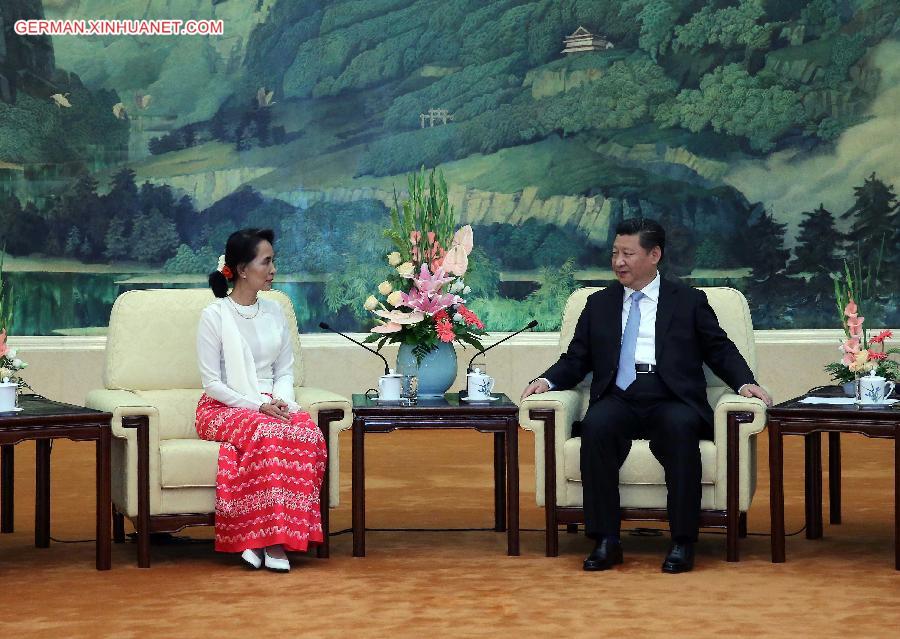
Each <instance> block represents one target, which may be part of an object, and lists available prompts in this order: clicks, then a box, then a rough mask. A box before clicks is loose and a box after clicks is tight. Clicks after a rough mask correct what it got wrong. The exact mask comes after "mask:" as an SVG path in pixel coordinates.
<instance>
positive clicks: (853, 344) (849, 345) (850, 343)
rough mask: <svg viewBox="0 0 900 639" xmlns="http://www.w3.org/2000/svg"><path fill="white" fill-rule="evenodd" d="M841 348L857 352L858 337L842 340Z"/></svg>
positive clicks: (849, 351)
mask: <svg viewBox="0 0 900 639" xmlns="http://www.w3.org/2000/svg"><path fill="white" fill-rule="evenodd" d="M842 348H843V350H844V352H845V353H858V352H859V338H858V337H852V338H850V339H848V340H847V341H845V342H844V344H843V345H842Z"/></svg>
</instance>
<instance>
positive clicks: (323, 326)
mask: <svg viewBox="0 0 900 639" xmlns="http://www.w3.org/2000/svg"><path fill="white" fill-rule="evenodd" d="M535 323H537V322H535ZM319 328H321V329H322V330H325V331H331V332H332V333H337V334H338V335H340V336H341V337H343V338H345V339H349V340H350V341H351V342H353V343H354V344H356V345H357V346H362V347H363V348H364V349H366V350H367V351H369V352H370V353H372V354H374V355H378V357H380V358H381V360H382V361H383V362H384V374H385V375H390V373H391V367H390V366H388V361H387V360H386V359H385V358H384V355H382V354H381V353H379V352H378V351H375V350H372V349H371V348H369V347H368V346H366V345H365V344H363V343H362V342H357V341H356V340H355V339H353V338H352V337H350V336H349V335H344V334H343V333H342V332H340V331H339V330H336V329H334V328H331V327H330V326H329V325H328V324H326V323H325V322H319ZM510 337H512V335H510Z"/></svg>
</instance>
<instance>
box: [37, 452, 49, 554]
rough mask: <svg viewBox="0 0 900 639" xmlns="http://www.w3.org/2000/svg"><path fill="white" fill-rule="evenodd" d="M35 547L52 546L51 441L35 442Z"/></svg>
mask: <svg viewBox="0 0 900 639" xmlns="http://www.w3.org/2000/svg"><path fill="white" fill-rule="evenodd" d="M34 465H35V478H34V545H35V547H36V548H47V547H49V546H50V440H49V439H38V440H36V441H35V463H34Z"/></svg>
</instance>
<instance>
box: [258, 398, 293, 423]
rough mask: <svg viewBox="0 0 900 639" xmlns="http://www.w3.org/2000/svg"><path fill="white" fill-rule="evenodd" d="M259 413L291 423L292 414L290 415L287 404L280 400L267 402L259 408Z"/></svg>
mask: <svg viewBox="0 0 900 639" xmlns="http://www.w3.org/2000/svg"><path fill="white" fill-rule="evenodd" d="M259 412H260V413H262V414H263V415H268V416H269V417H274V418H275V419H280V420H281V421H283V422H289V421H291V417H290V413H288V409H287V404H285V403H284V402H283V401H281V400H280V399H276V400H272V401H271V402H266V403H265V404H263V405H262V406H260V407H259Z"/></svg>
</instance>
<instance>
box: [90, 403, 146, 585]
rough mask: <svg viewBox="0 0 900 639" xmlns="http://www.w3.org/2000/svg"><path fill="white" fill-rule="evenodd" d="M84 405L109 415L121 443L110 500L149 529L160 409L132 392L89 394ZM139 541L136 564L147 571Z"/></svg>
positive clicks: (115, 457)
mask: <svg viewBox="0 0 900 639" xmlns="http://www.w3.org/2000/svg"><path fill="white" fill-rule="evenodd" d="M85 406H87V407H88V408H94V409H97V410H102V411H106V412H109V413H112V415H113V418H112V434H113V436H114V437H117V438H119V439H121V440H124V441H122V442H121V444H120V446H121V453H119V452H117V451H118V450H119V449H118V448H117V447H116V446H114V447H113V451H112V456H113V467H114V468H118V470H115V471H114V472H116V473H119V472H121V474H122V475H123V480H122V482H121V484H118V483H117V484H115V485H114V486H113V501H114V502H115V503H116V506H117V508H119V509H120V510H121V512H122V513H123V514H125V515H128V516H129V517H132V516H135V515H137V517H138V518H139V519H140V520H141V521H142V522H143V523H142V525H145V524H146V526H149V523H148V522H149V519H148V518H149V517H150V512H154V511H156V512H158V509H159V502H160V482H159V472H160V471H159V465H160V457H159V410H158V409H157V407H156V406H154V405H153V404H151V403H150V402H149V401H147V400H146V399H144V398H142V397H139V396H138V395H137V394H135V393H132V392H131V391H127V390H111V389H98V390H93V391H91V392H89V393H88V395H87V398H86V399H85ZM117 464H118V466H117ZM143 530H149V528H147V527H144V528H143ZM138 538H139V540H138V541H139V543H140V544H142V548H143V550H144V551H146V552H141V553H139V560H138V564H139V565H140V566H141V567H144V568H146V567H147V566H149V563H148V562H149V559H148V557H149V547H148V546H146V544H147V543H149V541H148V540H149V537H148V536H147V535H138Z"/></svg>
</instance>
